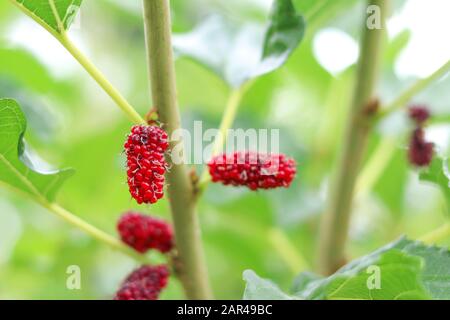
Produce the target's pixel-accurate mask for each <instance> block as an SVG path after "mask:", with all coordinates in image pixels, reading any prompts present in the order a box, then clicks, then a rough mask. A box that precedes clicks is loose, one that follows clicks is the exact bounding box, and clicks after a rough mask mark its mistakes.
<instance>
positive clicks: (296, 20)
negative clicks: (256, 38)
mask: <svg viewBox="0 0 450 320" xmlns="http://www.w3.org/2000/svg"><path fill="white" fill-rule="evenodd" d="M305 27H306V25H305V20H304V19H303V17H302V16H300V15H298V14H297V13H296V11H295V8H294V5H293V4H292V2H291V1H290V0H277V1H275V3H274V6H273V9H272V16H271V19H270V23H269V27H268V29H267V32H266V36H265V39H264V49H263V54H262V59H261V62H260V64H259V65H258V67H257V69H256V71H255V73H254V74H253V75H252V76H253V77H256V76H259V75H262V74H266V73H269V72H271V71H273V70H276V69H278V68H279V67H281V66H282V65H283V64H284V63H285V62H286V60H287V59H288V57H289V56H290V55H291V53H292V52H293V51H294V50H295V48H297V46H298V45H299V43H300V41H302V39H303V36H304V35H305Z"/></svg>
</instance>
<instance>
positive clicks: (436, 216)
mask: <svg viewBox="0 0 450 320" xmlns="http://www.w3.org/2000/svg"><path fill="white" fill-rule="evenodd" d="M294 3H295V5H296V8H297V10H298V11H299V12H301V13H303V14H304V15H305V16H306V18H307V23H308V29H307V33H306V36H305V39H304V41H303V42H302V44H301V46H300V48H299V49H297V50H296V51H295V53H294V54H293V55H292V57H291V58H290V59H289V61H288V63H287V64H286V65H285V66H284V67H282V68H281V69H279V70H278V71H276V72H274V73H271V74H269V75H265V76H263V77H261V78H259V79H257V80H256V82H255V84H254V85H253V86H252V87H251V89H250V90H249V91H248V93H247V94H246V96H245V98H244V100H243V102H242V105H241V108H240V113H239V116H238V120H237V122H236V124H235V127H236V128H244V129H247V128H277V129H280V136H281V147H280V149H281V151H282V152H284V153H286V154H288V155H290V156H293V157H294V158H295V159H296V160H297V162H298V171H299V173H298V177H297V179H296V181H295V183H294V184H293V186H292V187H291V188H290V189H283V190H275V191H270V192H250V191H248V190H246V189H237V188H225V187H222V186H220V185H211V186H210V187H209V189H208V191H207V193H206V194H205V196H204V197H203V199H202V200H201V202H200V204H199V215H200V220H201V224H202V231H203V239H204V247H205V250H206V255H207V261H208V266H209V272H210V278H211V281H212V284H213V288H214V291H215V295H216V297H217V298H222V299H232V298H234V299H239V298H240V297H241V296H242V292H243V288H244V283H243V281H242V272H243V271H244V270H245V269H248V268H250V269H253V270H255V271H256V272H257V273H258V274H259V275H260V276H262V277H266V278H270V279H273V280H274V281H275V282H277V283H279V284H280V286H281V287H282V288H283V289H285V290H289V287H290V283H291V282H292V279H293V278H294V277H295V275H297V274H298V273H299V272H300V271H303V270H305V269H312V268H313V267H314V261H315V255H316V252H315V248H316V242H317V241H316V240H317V230H318V222H319V218H320V214H321V213H322V211H323V205H324V200H325V198H326V190H327V182H328V181H329V177H330V173H331V170H332V168H333V164H334V162H335V161H334V160H335V157H336V155H337V154H338V152H339V150H340V144H341V141H340V137H341V136H342V129H343V126H344V123H345V116H346V110H347V107H348V105H349V99H350V94H351V89H352V79H353V75H354V71H355V70H354V69H355V68H354V62H355V61H356V58H357V55H358V50H357V41H358V37H359V29H360V25H361V21H362V19H363V17H364V12H365V7H364V4H365V2H364V1H354V0H322V1H315V0H295V1H294ZM393 3H394V8H393V13H392V18H391V19H390V21H389V40H388V41H387V42H388V44H387V47H386V50H385V57H384V65H383V75H382V79H381V81H380V86H379V90H378V92H379V93H380V97H381V99H382V101H383V102H388V101H390V99H392V98H393V97H395V95H396V94H398V93H399V92H400V91H401V90H402V89H404V88H407V87H408V85H409V84H411V83H412V82H413V81H414V80H416V79H417V78H419V77H421V76H426V75H427V74H429V73H431V72H432V71H434V69H435V68H437V67H438V66H439V65H440V64H442V63H444V62H446V61H447V60H448V59H449V58H450V49H449V44H448V41H447V37H448V35H447V34H446V30H448V29H449V23H448V21H446V20H447V19H446V18H445V16H444V15H443V13H445V12H448V11H445V8H448V6H449V3H448V1H446V0H443V1H441V0H432V1H423V0H422V1H421V0H419V1H415V0H409V1H401V0H395V1H393ZM423 3H428V5H423ZM270 5H271V1H266V0H264V1H263V0H245V1H242V0H191V1H185V0H172V8H173V23H174V25H173V29H174V32H177V33H182V32H188V31H190V30H191V29H192V28H194V27H195V26H196V25H197V24H198V23H201V22H203V21H205V19H207V17H208V16H210V15H221V16H224V17H225V18H226V19H231V20H232V21H233V22H234V24H235V25H237V26H241V25H248V24H252V25H253V24H255V25H258V26H263V25H264V23H265V21H266V20H267V15H268V10H269V8H270ZM418 17H420V18H421V19H422V20H423V21H419V20H418V19H417V18H418ZM412 22H413V23H412ZM224 32H225V30H224ZM427 32H428V33H427ZM70 33H71V36H72V37H73V38H74V39H75V41H76V43H77V44H79V45H80V47H81V48H82V50H83V51H84V52H86V54H87V55H88V56H89V57H90V58H92V60H93V61H94V62H95V63H96V64H97V65H98V66H99V68H100V69H101V70H102V71H104V73H105V74H106V75H107V77H108V78H109V79H110V80H111V82H112V83H113V84H114V85H116V86H117V87H118V88H119V89H120V91H121V92H122V93H123V94H124V95H125V96H126V97H127V98H128V99H129V101H130V102H131V104H132V105H134V106H136V108H137V109H138V110H139V112H140V113H141V114H145V113H146V112H147V111H148V109H149V108H150V106H151V105H150V94H149V90H148V82H147V69H146V60H145V51H144V34H143V27H142V18H141V3H140V1H138V0H134V1H120V0H116V1H113V0H97V1H89V0H85V2H84V4H83V7H82V10H81V14H80V19H79V21H78V22H77V23H76V24H75V26H74V27H73V28H72V30H71V32H70ZM433 39H434V40H433ZM211 41H214V39H213V38H212V39H211ZM446 42H447V43H446ZM176 68H177V82H178V93H179V103H180V107H181V109H182V113H183V125H184V127H185V128H191V127H192V125H193V121H194V120H202V121H204V127H217V126H218V124H219V121H220V118H221V114H222V111H223V108H224V105H225V103H226V100H227V97H228V94H229V93H230V89H229V88H228V87H227V85H226V84H225V83H224V82H223V81H222V80H221V79H220V78H218V77H217V76H216V75H215V74H214V73H212V72H211V71H209V70H207V69H206V68H204V67H203V66H200V65H199V64H197V63H195V62H193V61H191V60H189V59H186V58H180V59H177V61H176ZM449 85H450V79H449V77H447V78H446V79H443V80H442V81H440V82H439V83H436V84H435V85H433V86H432V87H430V88H429V89H427V90H426V91H424V92H423V93H422V94H421V95H420V96H418V97H416V99H415V101H417V102H420V103H426V104H428V105H429V106H430V108H431V110H432V112H433V115H434V116H435V117H434V119H435V120H434V121H433V122H432V124H431V125H430V126H429V127H428V128H427V135H428V138H429V139H430V140H432V141H433V142H435V143H436V145H437V146H438V150H439V152H440V153H442V154H443V155H448V154H449V150H450V149H449V142H450V124H449V122H448V121H445V120H448V119H449V117H450V102H449V101H450V100H449V99H448V98H449V92H450V91H449V90H448V88H449ZM0 96H1V97H10V98H14V99H16V100H18V101H19V103H20V104H21V105H22V106H23V108H24V109H25V113H26V115H27V118H28V121H29V129H28V132H27V136H26V139H27V141H28V142H29V144H30V145H31V146H32V147H33V148H34V149H35V150H36V151H37V152H38V153H39V154H40V155H41V156H42V157H43V158H44V159H45V160H46V161H47V162H48V163H51V164H53V165H55V166H57V167H73V168H75V169H76V171H77V173H76V175H75V176H74V177H72V178H71V179H69V181H68V182H67V183H66V185H65V186H64V187H63V188H62V190H61V191H60V193H59V197H58V199H59V202H60V203H61V204H62V205H63V206H64V207H66V208H68V209H69V210H71V211H72V212H74V213H76V214H77V215H79V216H80V217H82V218H84V219H86V220H87V221H89V222H91V223H93V224H94V225H96V226H98V227H100V228H102V229H104V230H106V231H108V232H110V233H112V234H115V223H116V220H117V218H118V217H119V215H120V214H121V213H122V212H124V211H126V210H128V209H137V208H138V207H137V206H136V204H135V203H134V202H133V201H132V200H131V199H130V196H129V194H128V191H127V186H126V183H125V182H126V181H125V178H124V177H125V169H124V158H123V156H122V154H121V151H122V144H123V140H124V137H125V135H126V134H127V131H128V130H129V128H130V123H129V122H128V120H127V119H126V118H125V117H124V116H123V115H122V114H121V113H120V111H119V110H118V109H117V108H115V106H114V105H113V102H112V101H110V99H109V97H107V96H106V95H105V94H104V93H103V92H102V91H101V89H100V88H99V87H98V86H97V84H96V83H95V82H94V81H93V80H91V79H90V78H89V77H88V76H87V74H86V73H85V72H84V70H82V69H81V68H80V67H79V66H78V65H77V64H76V62H75V61H73V59H72V58H71V57H70V55H69V54H67V53H66V52H64V50H63V49H62V48H60V47H59V45H58V43H57V42H56V40H54V39H52V38H51V36H50V35H48V34H46V32H45V31H44V30H41V28H40V27H39V26H37V25H36V24H35V23H34V22H33V21H31V20H30V19H28V18H27V17H25V16H24V15H22V14H21V13H20V12H19V11H18V10H17V9H16V8H14V7H13V6H12V5H10V4H9V3H8V2H7V1H2V2H0ZM410 131H411V124H410V123H408V121H407V118H406V115H405V113H404V112H399V113H397V114H395V115H393V116H392V117H390V118H389V119H387V120H386V121H384V122H383V123H382V124H381V125H380V126H379V127H378V128H377V130H376V132H375V133H374V134H373V135H372V136H371V138H370V147H369V151H368V155H367V161H366V163H369V162H370V161H371V160H372V159H375V160H373V162H372V163H371V164H370V167H369V169H367V170H363V176H364V177H365V178H364V181H363V182H361V183H360V184H358V191H357V194H358V196H357V198H356V200H355V208H354V213H353V221H352V225H351V231H350V243H349V248H348V249H349V250H348V252H349V257H356V256H359V255H361V254H364V253H366V252H369V251H371V250H373V249H375V248H377V247H379V246H381V245H382V244H384V243H386V242H388V241H391V240H393V239H395V238H396V237H398V236H399V235H401V234H403V233H406V234H408V235H410V236H411V237H417V236H420V235H422V234H424V233H426V232H427V231H430V230H432V229H434V228H436V227H438V226H439V225H441V224H442V223H443V222H444V221H445V219H446V218H445V216H444V214H443V199H442V196H441V194H440V193H439V191H438V189H435V188H434V187H433V186H429V185H425V184H421V183H419V181H418V175H417V172H416V171H415V170H414V169H412V168H411V167H410V166H409V165H408V164H407V161H406V145H407V137H408V134H409V132H410ZM366 168H367V167H366ZM0 195H1V196H0V299H16V298H23V299H94V298H95V299H109V298H111V296H112V295H113V293H114V292H115V290H116V289H117V287H118V285H119V283H120V281H121V280H122V279H123V278H124V277H125V275H126V274H127V273H128V272H129V271H130V270H131V269H132V268H134V267H135V266H136V265H135V262H134V261H132V260H130V259H129V258H127V257H125V256H123V255H122V254H120V253H116V252H112V251H111V250H110V249H109V248H107V247H105V246H104V245H102V244H100V243H97V242H95V241H94V240H92V239H91V238H89V237H88V236H86V235H85V234H83V233H82V232H80V231H78V230H74V229H73V228H72V227H70V226H68V225H66V224H65V223H64V222H62V221H60V220H59V219H58V218H55V217H53V216H51V214H49V213H48V212H46V210H45V209H42V208H40V207H39V206H37V205H35V204H33V203H29V202H27V201H24V200H23V199H21V198H20V197H18V196H16V195H14V194H10V193H8V192H7V191H6V190H3V189H2V190H0ZM139 210H141V211H145V212H147V213H150V214H153V215H158V216H161V217H165V218H167V219H169V218H170V217H169V212H168V207H167V201H160V202H159V203H158V204H157V205H152V206H151V207H139ZM155 261H162V259H161V257H159V256H157V255H155ZM70 265H78V266H80V267H81V272H82V289H81V290H73V291H70V290H68V289H66V279H67V274H66V269H67V267H68V266H70ZM182 297H183V296H182V292H181V289H180V285H179V284H178V282H177V281H176V280H175V279H173V280H172V281H171V282H170V285H169V287H168V289H167V290H165V291H164V294H163V296H162V298H167V299H176V298H182Z"/></svg>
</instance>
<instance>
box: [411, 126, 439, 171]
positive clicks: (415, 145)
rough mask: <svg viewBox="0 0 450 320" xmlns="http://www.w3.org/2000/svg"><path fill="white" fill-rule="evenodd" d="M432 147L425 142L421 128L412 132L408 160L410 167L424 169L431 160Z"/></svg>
mask: <svg viewBox="0 0 450 320" xmlns="http://www.w3.org/2000/svg"><path fill="white" fill-rule="evenodd" d="M433 149H434V145H433V143H431V142H427V141H425V133H424V131H423V129H422V128H417V129H415V130H414V132H413V134H412V136H411V141H410V143H409V150H408V158H409V161H410V163H411V164H412V165H415V166H417V167H426V166H428V165H429V164H430V163H431V160H432V159H433V153H434V151H433Z"/></svg>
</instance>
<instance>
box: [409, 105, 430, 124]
mask: <svg viewBox="0 0 450 320" xmlns="http://www.w3.org/2000/svg"><path fill="white" fill-rule="evenodd" d="M409 117H410V119H411V120H413V121H414V122H415V123H416V124H417V125H418V126H422V125H423V124H424V122H425V121H427V120H428V118H429V117H430V111H428V108H427V107H426V106H422V105H415V106H411V107H409Z"/></svg>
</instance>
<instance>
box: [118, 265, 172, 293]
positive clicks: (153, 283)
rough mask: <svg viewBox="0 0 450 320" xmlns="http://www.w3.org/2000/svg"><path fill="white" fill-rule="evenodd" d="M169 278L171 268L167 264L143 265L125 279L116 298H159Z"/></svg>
mask: <svg viewBox="0 0 450 320" xmlns="http://www.w3.org/2000/svg"><path fill="white" fill-rule="evenodd" d="M168 278H169V270H168V269H167V266H165V265H159V266H142V267H140V268H138V269H136V270H135V271H133V272H132V273H131V274H130V275H129V276H128V277H127V278H126V279H125V281H124V282H123V283H122V285H121V286H120V288H119V290H118V291H117V292H116V295H115V297H114V300H157V299H158V297H159V294H160V293H161V291H162V289H164V288H165V287H166V285H167V282H168Z"/></svg>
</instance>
